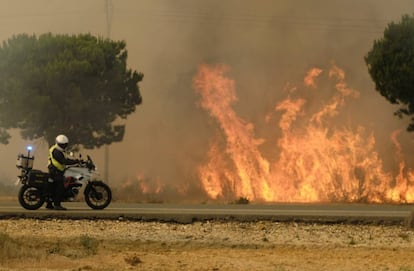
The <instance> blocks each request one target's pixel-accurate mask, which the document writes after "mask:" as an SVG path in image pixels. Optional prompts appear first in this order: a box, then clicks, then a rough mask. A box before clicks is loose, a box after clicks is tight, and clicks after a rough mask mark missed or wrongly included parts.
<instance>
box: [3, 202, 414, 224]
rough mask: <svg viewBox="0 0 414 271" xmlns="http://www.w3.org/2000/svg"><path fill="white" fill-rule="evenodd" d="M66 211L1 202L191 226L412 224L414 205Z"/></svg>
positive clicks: (13, 207)
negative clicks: (204, 223)
mask: <svg viewBox="0 0 414 271" xmlns="http://www.w3.org/2000/svg"><path fill="white" fill-rule="evenodd" d="M64 206H65V207H67V208H68V210H67V211H50V210H47V209H45V208H44V207H42V208H41V209H39V210H36V211H29V210H25V209H23V208H22V207H21V206H20V205H19V204H18V202H17V199H16V202H0V219H8V218H36V219H53V218H56V219H118V220H141V221H168V222H178V223H191V222H194V221H203V220H235V221H257V220H272V221H307V222H322V223H388V224H397V223H407V222H409V223H411V222H410V221H411V213H412V212H413V211H414V205H376V204H375V205H374V204H265V205H264V204H234V205H230V204H194V205H190V204H165V203H164V204H125V203H116V202H115V203H111V205H109V206H108V208H106V209H105V210H92V209H90V208H89V207H88V206H87V205H86V203H84V202H71V203H65V204H64Z"/></svg>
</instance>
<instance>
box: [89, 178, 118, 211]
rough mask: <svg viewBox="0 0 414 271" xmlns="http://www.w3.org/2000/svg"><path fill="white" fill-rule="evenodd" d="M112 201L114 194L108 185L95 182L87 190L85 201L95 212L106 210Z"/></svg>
mask: <svg viewBox="0 0 414 271" xmlns="http://www.w3.org/2000/svg"><path fill="white" fill-rule="evenodd" d="M111 200H112V192H111V189H110V188H109V186H108V185H106V184H105V183H103V182H100V181H94V182H91V183H89V184H88V186H87V187H86V188H85V201H86V204H88V206H89V207H91V208H92V209H95V210H100V209H105V208H106V207H107V206H108V205H109V204H110V203H111Z"/></svg>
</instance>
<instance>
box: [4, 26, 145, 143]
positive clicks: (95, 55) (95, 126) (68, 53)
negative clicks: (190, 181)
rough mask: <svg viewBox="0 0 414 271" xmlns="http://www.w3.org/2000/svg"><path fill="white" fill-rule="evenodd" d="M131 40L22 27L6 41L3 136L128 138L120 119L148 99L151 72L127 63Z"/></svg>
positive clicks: (94, 139)
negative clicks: (144, 86) (145, 84)
mask: <svg viewBox="0 0 414 271" xmlns="http://www.w3.org/2000/svg"><path fill="white" fill-rule="evenodd" d="M127 56H128V54H127V50H126V43H125V42H124V41H112V40H109V39H102V38H98V37H95V36H92V35H90V34H80V35H54V34H51V33H47V34H42V35H39V36H38V37H37V36H36V35H27V34H20V35H16V36H13V37H11V38H10V39H8V40H7V41H4V42H3V44H2V46H1V47H0V143H3V144H7V143H8V141H9V139H10V133H9V131H10V129H14V128H17V129H19V130H20V132H21V136H22V138H24V139H30V140H33V139H38V138H44V139H45V140H46V141H47V142H48V143H49V144H51V143H53V142H54V138H55V137H56V135H58V134H65V135H67V136H68V137H69V139H70V143H71V144H79V145H83V146H84V147H85V148H93V147H100V146H102V145H104V144H110V143H112V142H117V141H121V140H122V138H123V136H124V132H125V125H124V124H119V120H120V119H126V118H127V116H128V115H129V114H131V113H133V112H134V111H135V109H136V106H137V105H139V104H141V103H142V97H141V94H140V90H139V86H138V82H140V81H141V80H142V79H143V74H142V73H139V72H137V71H133V70H131V69H129V68H127V63H126V62H127Z"/></svg>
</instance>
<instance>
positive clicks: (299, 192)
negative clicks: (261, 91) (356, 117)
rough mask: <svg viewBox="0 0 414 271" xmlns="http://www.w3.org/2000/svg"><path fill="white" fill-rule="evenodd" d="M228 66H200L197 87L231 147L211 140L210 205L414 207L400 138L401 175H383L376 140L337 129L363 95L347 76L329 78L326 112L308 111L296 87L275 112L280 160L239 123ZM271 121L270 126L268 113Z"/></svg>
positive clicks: (204, 175)
mask: <svg viewBox="0 0 414 271" xmlns="http://www.w3.org/2000/svg"><path fill="white" fill-rule="evenodd" d="M228 71H229V67H228V66H225V65H217V66H208V65H200V67H199V69H198V73H197V75H196V76H195V77H194V80H193V85H194V89H195V91H196V92H197V93H199V95H200V97H201V99H200V103H199V105H200V106H201V108H203V109H205V110H206V111H207V112H208V113H209V114H210V116H211V117H212V118H214V119H215V120H216V121H217V123H218V125H219V126H220V128H221V131H222V133H223V135H224V138H225V143H224V144H222V145H224V146H221V145H220V144H219V143H218V140H213V141H212V143H211V147H210V150H209V152H208V160H207V162H206V163H205V164H204V165H201V166H200V167H199V168H198V173H199V178H200V181H201V184H202V186H203V188H204V190H205V192H206V193H207V194H208V195H209V197H211V198H212V199H234V198H237V197H246V198H248V199H249V200H255V201H262V202H331V201H346V202H356V201H363V202H413V201H414V186H413V185H412V184H413V177H414V173H413V171H412V170H411V169H407V168H406V165H405V162H404V157H403V155H402V152H401V146H400V145H399V143H398V140H397V136H398V133H393V135H392V141H393V143H394V145H395V147H396V149H397V156H396V159H397V160H398V161H399V174H398V175H397V176H395V177H393V175H392V174H391V173H389V172H385V171H384V170H383V162H382V160H381V158H380V157H379V154H378V152H377V151H376V149H375V147H376V146H375V144H376V141H375V136H374V135H373V134H372V133H370V132H367V131H366V130H365V128H364V127H362V126H358V127H356V128H351V127H346V126H339V125H338V124H337V125H332V120H333V119H334V118H335V117H336V116H338V115H339V113H340V110H341V108H342V107H343V106H344V105H345V102H346V100H347V99H357V98H358V97H359V92H358V91H356V90H353V89H351V88H349V87H348V86H347V84H346V82H345V72H344V71H343V70H342V69H340V68H339V67H337V66H332V67H331V69H330V70H329V71H328V73H327V74H328V76H329V80H330V81H331V82H334V87H333V91H334V95H333V96H332V97H331V98H330V100H329V101H327V102H326V104H325V105H323V106H322V107H321V108H319V109H318V110H316V111H315V112H309V109H308V108H307V107H306V105H307V103H308V100H306V99H305V98H301V97H296V96H300V95H299V94H300V93H298V92H299V90H298V89H297V88H296V87H295V88H291V89H290V90H289V91H288V97H286V99H284V100H283V101H280V102H279V103H278V104H276V106H275V111H274V112H273V113H272V114H276V113H278V114H281V116H280V119H279V122H278V127H279V128H280V131H281V132H280V137H279V138H278V139H271V140H272V141H271V142H275V153H277V155H275V157H273V158H272V159H266V158H265V157H264V156H263V155H262V154H261V152H260V145H261V144H262V143H264V142H265V140H264V139H262V138H257V137H256V135H255V132H254V125H253V124H252V123H249V122H246V121H245V120H243V119H242V118H240V117H239V116H238V115H237V114H236V112H235V111H234V109H233V108H232V104H233V103H235V102H236V101H237V96H236V90H235V82H234V80H232V79H230V78H229V77H228V76H227V75H226V74H227V73H228ZM322 74H323V70H321V69H318V68H315V69H311V70H310V71H309V72H308V73H307V75H306V76H305V78H304V81H303V87H304V88H305V89H311V91H317V84H316V81H317V79H318V77H320V76H321V75H322ZM265 118H266V120H267V122H270V120H271V119H272V118H271V117H270V115H269V114H268V115H267V116H266V117H265Z"/></svg>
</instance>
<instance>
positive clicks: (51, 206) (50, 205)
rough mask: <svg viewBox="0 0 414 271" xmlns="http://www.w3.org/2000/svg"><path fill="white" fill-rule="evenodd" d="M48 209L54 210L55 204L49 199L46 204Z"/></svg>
mask: <svg viewBox="0 0 414 271" xmlns="http://www.w3.org/2000/svg"><path fill="white" fill-rule="evenodd" d="M46 209H49V210H52V209H53V204H52V202H51V201H48V202H47V204H46Z"/></svg>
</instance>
